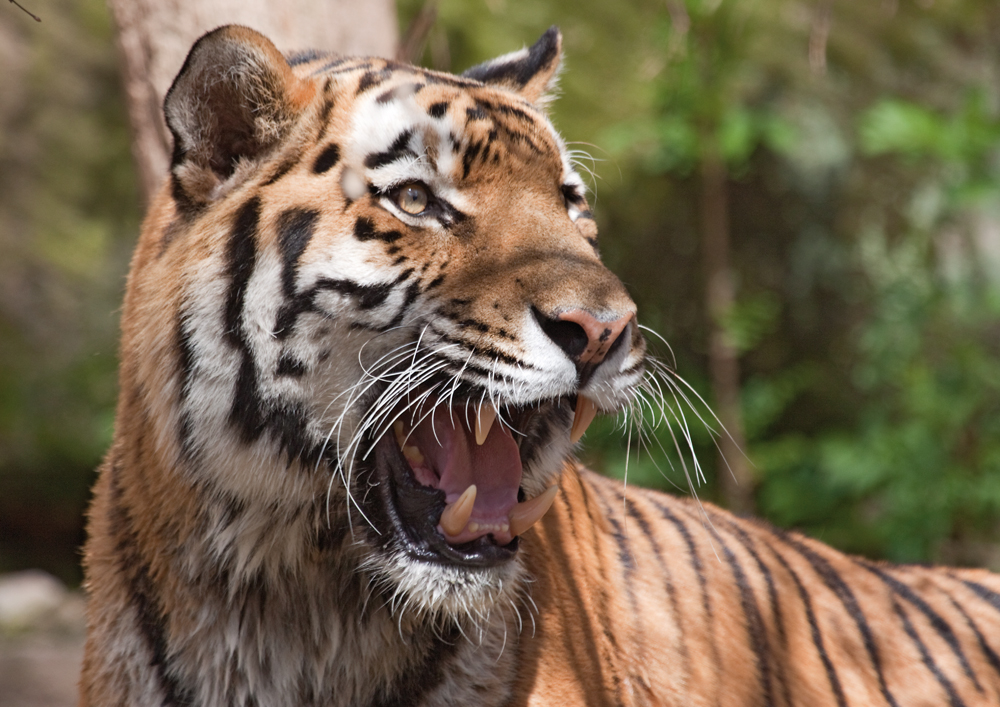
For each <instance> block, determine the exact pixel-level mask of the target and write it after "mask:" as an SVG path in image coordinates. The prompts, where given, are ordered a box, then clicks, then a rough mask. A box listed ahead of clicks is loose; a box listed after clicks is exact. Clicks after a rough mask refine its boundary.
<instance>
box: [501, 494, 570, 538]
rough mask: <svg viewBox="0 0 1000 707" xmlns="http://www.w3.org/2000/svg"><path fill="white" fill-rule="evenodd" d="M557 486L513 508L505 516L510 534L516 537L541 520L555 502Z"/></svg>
mask: <svg viewBox="0 0 1000 707" xmlns="http://www.w3.org/2000/svg"><path fill="white" fill-rule="evenodd" d="M557 493H559V487H558V486H550V487H549V488H547V489H545V492H544V493H542V494H541V495H539V496H535V497H534V498H533V499H531V500H530V501H525V502H524V503H519V504H517V505H516V506H514V507H513V508H512V509H511V511H510V513H509V514H508V516H507V520H509V521H510V534H511V535H514V536H517V535H520V534H521V533H523V532H524V531H525V530H527V529H528V528H530V527H531V526H533V525H534V524H535V523H537V522H538V521H540V520H541V519H542V516H544V515H545V514H546V513H547V512H548V510H549V509H550V508H552V504H553V503H554V502H555V500H556V494H557Z"/></svg>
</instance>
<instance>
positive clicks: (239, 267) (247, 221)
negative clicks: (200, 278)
mask: <svg viewBox="0 0 1000 707" xmlns="http://www.w3.org/2000/svg"><path fill="white" fill-rule="evenodd" d="M259 223H260V197H258V196H255V197H253V198H252V199H250V200H249V201H247V203H245V204H244V205H243V206H241V207H240V209H239V211H237V212H236V218H235V219H234V222H233V230H232V232H231V233H230V235H229V242H228V243H227V244H226V272H227V274H228V276H229V290H228V292H227V293H226V308H225V315H224V321H225V326H226V330H225V337H226V340H227V341H228V342H229V344H230V345H231V346H234V347H237V348H240V347H241V346H242V338H243V324H242V316H243V305H244V300H245V299H246V290H247V283H248V282H249V281H250V275H251V274H252V273H253V269H254V264H255V262H256V257H257V253H256V243H255V240H256V237H257V227H258V225H259Z"/></svg>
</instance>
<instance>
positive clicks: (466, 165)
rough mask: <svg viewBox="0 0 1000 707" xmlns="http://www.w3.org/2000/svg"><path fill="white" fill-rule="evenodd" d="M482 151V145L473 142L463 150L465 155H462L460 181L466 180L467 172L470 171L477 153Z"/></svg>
mask: <svg viewBox="0 0 1000 707" xmlns="http://www.w3.org/2000/svg"><path fill="white" fill-rule="evenodd" d="M482 149H483V145H482V143H479V142H473V143H471V144H470V145H469V146H468V147H467V148H465V154H464V155H462V179H466V178H467V177H468V176H469V171H470V170H471V169H472V163H473V161H475V159H476V157H477V156H478V155H479V151H480V150H482Z"/></svg>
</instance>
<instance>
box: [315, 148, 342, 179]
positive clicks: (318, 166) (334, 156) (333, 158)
mask: <svg viewBox="0 0 1000 707" xmlns="http://www.w3.org/2000/svg"><path fill="white" fill-rule="evenodd" d="M339 160H340V147H338V146H337V145H336V144H335V143H331V144H329V145H327V146H326V148H325V149H324V150H323V151H322V152H321V153H320V154H319V157H317V158H316V161H315V162H314V163H313V172H314V173H315V174H323V173H324V172H327V171H329V170H330V168H332V167H333V166H334V165H335V164H337V162H338V161H339Z"/></svg>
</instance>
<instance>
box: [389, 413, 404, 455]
mask: <svg viewBox="0 0 1000 707" xmlns="http://www.w3.org/2000/svg"><path fill="white" fill-rule="evenodd" d="M392 431H393V432H394V433H395V434H396V443H397V444H398V445H399V448H400V449H402V448H403V446H404V445H405V444H406V432H404V431H403V421H402V420H396V421H395V422H394V423H392Z"/></svg>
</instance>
